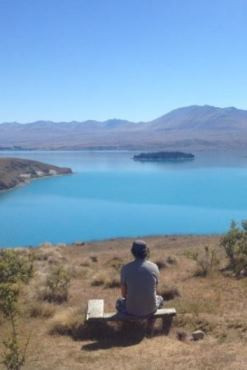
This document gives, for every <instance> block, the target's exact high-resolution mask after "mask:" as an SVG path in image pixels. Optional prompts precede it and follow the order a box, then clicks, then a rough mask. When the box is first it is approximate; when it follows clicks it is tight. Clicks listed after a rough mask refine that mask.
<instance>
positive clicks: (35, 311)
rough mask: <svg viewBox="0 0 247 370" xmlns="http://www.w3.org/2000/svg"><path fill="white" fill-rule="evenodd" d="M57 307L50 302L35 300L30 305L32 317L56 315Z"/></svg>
mask: <svg viewBox="0 0 247 370" xmlns="http://www.w3.org/2000/svg"><path fill="white" fill-rule="evenodd" d="M55 312H56V307H55V305H53V304H50V303H41V302H34V303H32V304H31V305H30V307H29V314H30V317H39V318H40V317H41V318H50V317H52V316H54V314H55Z"/></svg>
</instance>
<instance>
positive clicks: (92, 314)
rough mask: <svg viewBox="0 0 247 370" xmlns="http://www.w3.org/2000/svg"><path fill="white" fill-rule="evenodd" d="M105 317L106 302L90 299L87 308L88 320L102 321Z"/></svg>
mask: <svg viewBox="0 0 247 370" xmlns="http://www.w3.org/2000/svg"><path fill="white" fill-rule="evenodd" d="M103 317H104V300H103V299H90V300H89V301H88V308H87V318H86V319H87V320H90V319H102V318H103Z"/></svg>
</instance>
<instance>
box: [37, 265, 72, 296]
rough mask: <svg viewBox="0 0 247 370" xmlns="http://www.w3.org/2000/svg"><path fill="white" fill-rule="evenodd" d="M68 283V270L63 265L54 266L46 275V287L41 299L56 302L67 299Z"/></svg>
mask: <svg viewBox="0 0 247 370" xmlns="http://www.w3.org/2000/svg"><path fill="white" fill-rule="evenodd" d="M69 283H70V274H69V273H68V271H67V270H66V269H65V268H64V267H63V266H59V267H56V268H54V269H53V270H52V271H51V272H50V274H49V275H48V277H47V281H46V285H47V289H45V291H44V295H43V299H44V300H47V301H48V302H56V303H62V302H64V301H67V299H68V289H69Z"/></svg>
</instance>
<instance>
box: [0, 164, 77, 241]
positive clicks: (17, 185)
mask: <svg viewBox="0 0 247 370" xmlns="http://www.w3.org/2000/svg"><path fill="white" fill-rule="evenodd" d="M74 174H75V173H74V172H73V171H72V172H71V173H57V174H56V175H46V176H40V177H33V178H31V179H30V180H29V181H24V182H20V183H19V184H16V185H15V186H12V187H11V188H8V189H0V195H1V194H3V193H6V192H10V191H12V190H16V189H18V188H22V187H24V186H26V185H29V184H31V183H32V182H33V181H35V180H44V179H49V178H53V177H60V176H69V175H74ZM0 248H1V247H0Z"/></svg>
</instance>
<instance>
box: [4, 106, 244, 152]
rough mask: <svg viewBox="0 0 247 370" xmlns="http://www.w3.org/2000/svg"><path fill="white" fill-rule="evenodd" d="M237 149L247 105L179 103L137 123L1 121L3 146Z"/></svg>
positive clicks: (239, 144)
mask: <svg viewBox="0 0 247 370" xmlns="http://www.w3.org/2000/svg"><path fill="white" fill-rule="evenodd" d="M4 148H10V149H13V150H16V149H50V150H58V149H62V150H68V149H73V150H80V149H148V150H149V149H150V150H151V149H166V148H169V149H176V150H181V149H185V148H186V149H188V148H191V149H211V148H219V149H220V148H222V149H229V148H230V149H235V148H238V149H239V148H242V149H245V148H247V111H245V110H240V109H237V108H234V107H229V108H217V107H213V106H209V105H204V106H197V105H193V106H189V107H183V108H178V109H175V110H173V111H171V112H169V113H167V114H165V115H163V116H161V117H159V118H157V119H155V120H153V121H150V122H139V123H134V122H130V121H126V120H120V119H111V120H107V121H103V122H99V121H94V120H88V121H84V122H77V121H72V122H52V121H36V122H32V123H26V124H20V123H17V122H12V123H2V124H0V149H4Z"/></svg>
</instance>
